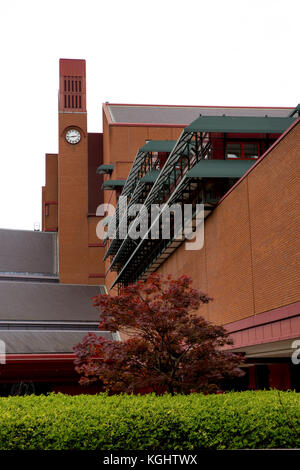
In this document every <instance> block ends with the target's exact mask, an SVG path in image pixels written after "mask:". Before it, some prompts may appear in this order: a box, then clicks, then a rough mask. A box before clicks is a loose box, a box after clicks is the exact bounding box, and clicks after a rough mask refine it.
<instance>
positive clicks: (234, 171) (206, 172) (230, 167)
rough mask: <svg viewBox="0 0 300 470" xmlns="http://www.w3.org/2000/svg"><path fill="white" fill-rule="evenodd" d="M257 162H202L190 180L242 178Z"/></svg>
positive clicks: (188, 174)
mask: <svg viewBox="0 0 300 470" xmlns="http://www.w3.org/2000/svg"><path fill="white" fill-rule="evenodd" d="M255 161H256V160H200V161H199V162H198V163H196V165H195V166H194V167H193V168H192V169H191V170H189V171H188V172H187V177H188V178H241V177H242V176H243V175H244V174H245V173H246V171H247V170H249V168H250V167H251V166H252V165H253V163H255Z"/></svg>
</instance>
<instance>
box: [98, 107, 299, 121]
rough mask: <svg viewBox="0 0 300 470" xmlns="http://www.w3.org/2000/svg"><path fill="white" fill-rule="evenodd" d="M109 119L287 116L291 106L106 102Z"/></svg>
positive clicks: (146, 119)
mask: <svg viewBox="0 0 300 470" xmlns="http://www.w3.org/2000/svg"><path fill="white" fill-rule="evenodd" d="M107 108H108V110H109V113H110V116H111V120H112V121H113V122H115V123H129V124H130V123H140V124H184V125H188V124H190V123H191V122H192V121H194V120H195V119H197V118H198V117H199V115H200V114H202V115H203V116H222V115H223V114H226V116H261V117H263V116H265V115H268V116H270V117H287V116H289V114H290V112H291V111H292V110H293V108H292V107H291V108H268V107H264V108H254V107H230V106H229V107H226V106H225V107H208V106H155V105H148V106H146V105H139V106H137V105H121V104H117V105H114V104H107Z"/></svg>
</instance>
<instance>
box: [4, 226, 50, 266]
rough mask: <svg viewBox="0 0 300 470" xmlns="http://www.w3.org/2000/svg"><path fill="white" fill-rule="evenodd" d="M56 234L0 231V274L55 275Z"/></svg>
mask: <svg viewBox="0 0 300 470" xmlns="http://www.w3.org/2000/svg"><path fill="white" fill-rule="evenodd" d="M56 237H57V234H56V233H45V232H39V231H30V230H7V229H0V272H2V273H39V274H48V275H49V274H50V275H51V274H52V275H55V274H56V273H57V267H56Z"/></svg>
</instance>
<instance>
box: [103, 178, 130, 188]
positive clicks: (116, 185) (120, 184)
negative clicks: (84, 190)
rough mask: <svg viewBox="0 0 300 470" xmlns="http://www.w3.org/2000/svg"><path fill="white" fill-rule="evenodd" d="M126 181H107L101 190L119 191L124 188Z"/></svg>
mask: <svg viewBox="0 0 300 470" xmlns="http://www.w3.org/2000/svg"><path fill="white" fill-rule="evenodd" d="M125 182H126V180H107V181H104V183H103V184H102V186H101V189H104V190H105V189H118V188H122V187H123V186H124V184H125Z"/></svg>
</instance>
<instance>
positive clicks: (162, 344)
mask: <svg viewBox="0 0 300 470" xmlns="http://www.w3.org/2000/svg"><path fill="white" fill-rule="evenodd" d="M191 284H192V280H191V279H190V278H189V277H188V276H181V277H179V279H172V278H171V277H170V276H168V277H167V278H163V277H161V276H159V275H157V274H152V275H151V276H149V277H148V279H147V280H146V281H145V282H144V281H139V282H137V283H136V284H132V285H130V286H128V287H124V288H123V289H122V292H121V294H120V295H118V296H110V295H98V296H96V297H94V305H95V306H96V307H98V308H99V312H100V318H101V321H100V325H99V328H100V329H101V330H109V331H111V332H118V331H119V332H121V333H123V334H125V335H126V338H127V339H124V340H123V341H112V340H106V339H104V338H102V337H97V336H96V335H95V334H92V333H89V334H88V335H87V336H86V337H85V338H84V339H83V340H82V342H81V343H79V344H78V345H77V346H75V348H74V351H75V354H76V360H75V366H76V370H77V372H78V373H79V374H81V379H80V383H81V384H84V383H90V382H96V381H100V382H101V383H102V384H103V387H104V389H105V390H107V391H109V392H113V393H119V392H137V391H139V390H141V389H142V388H145V387H146V388H149V387H150V389H151V390H153V391H154V392H156V393H159V392H161V391H168V392H170V393H172V394H173V393H174V392H177V393H190V392H192V391H196V392H199V391H202V392H205V393H208V392H212V391H215V390H216V389H217V388H218V383H220V381H221V380H222V379H223V378H224V377H226V378H229V377H234V376H240V375H243V372H242V371H241V369H240V368H239V366H240V364H241V358H240V357H239V356H237V355H235V354H233V353H230V352H229V351H225V350H224V349H222V346H224V345H227V344H232V341H231V340H230V339H229V337H228V334H227V333H226V331H225V329H224V328H223V327H222V326H216V325H213V324H211V323H209V322H208V321H206V320H205V319H204V318H202V317H200V316H199V315H198V314H196V312H197V310H198V309H199V307H200V306H201V304H207V303H208V302H209V301H211V300H212V299H210V298H209V297H208V296H207V295H205V294H203V293H202V292H200V291H199V290H196V289H193V288H192V287H191Z"/></svg>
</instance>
